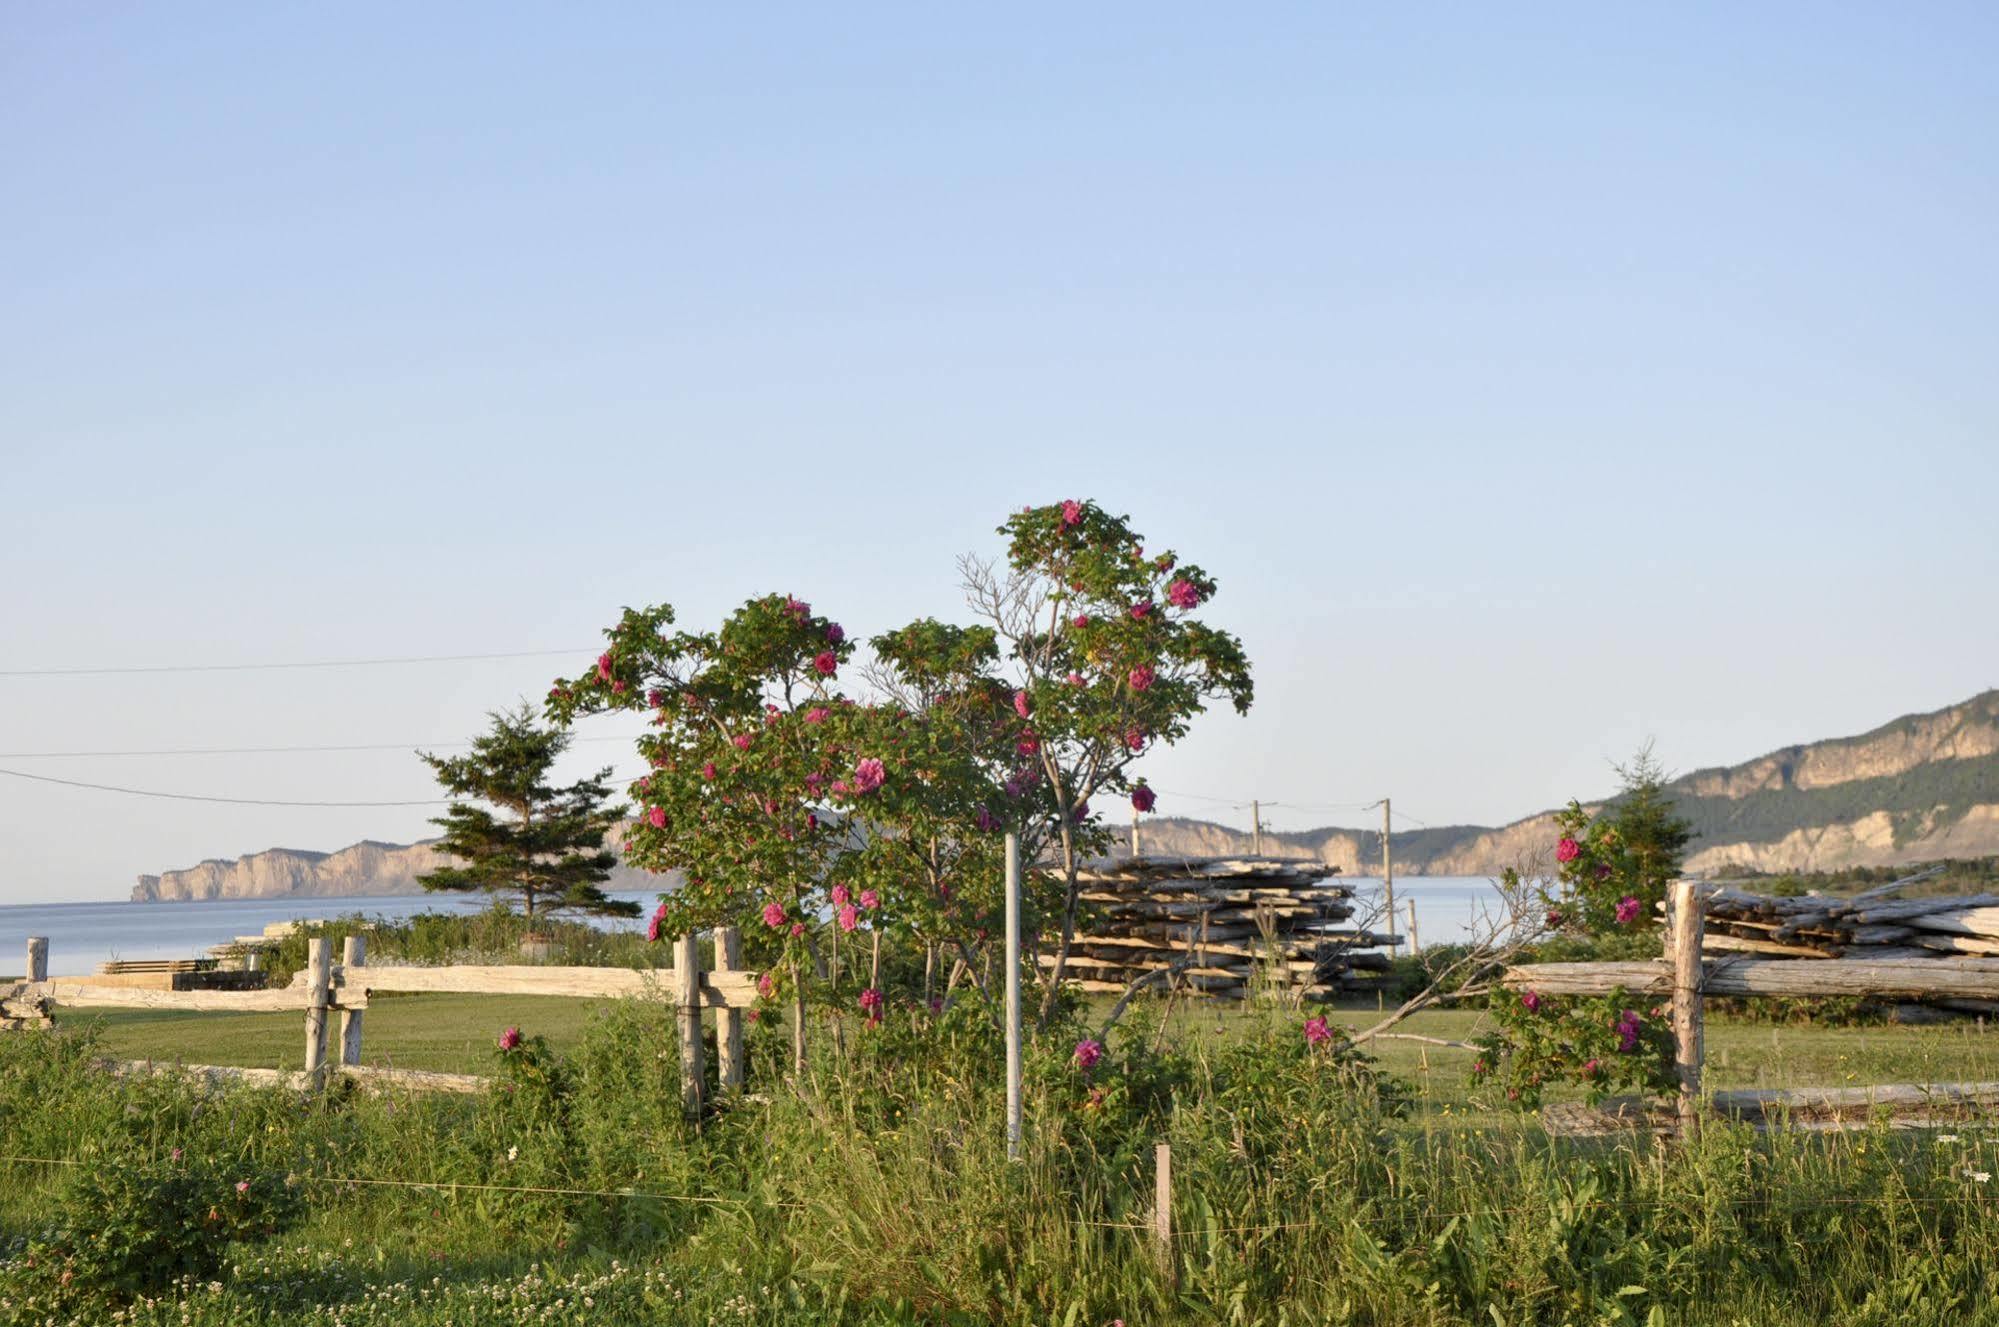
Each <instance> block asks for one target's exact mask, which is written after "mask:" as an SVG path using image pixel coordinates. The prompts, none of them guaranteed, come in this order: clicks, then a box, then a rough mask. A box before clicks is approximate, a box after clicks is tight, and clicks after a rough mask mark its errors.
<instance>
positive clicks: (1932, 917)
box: [1701, 882, 1999, 959]
mask: <svg viewBox="0 0 1999 1327" xmlns="http://www.w3.org/2000/svg"><path fill="white" fill-rule="evenodd" d="M1898 883H1900V882H1898ZM1706 912H1707V931H1706V938H1705V940H1704V941H1703V943H1702V946H1701V947H1702V948H1703V949H1705V950H1708V951H1714V950H1721V951H1723V952H1728V953H1745V954H1766V955H1769V956H1770V957H1773V958H1871V959H1920V958H1962V957H1965V956H1967V955H1973V956H1993V955H1999V895H1995V894H1976V895H1971V896H1965V897H1956V898H1943V897H1939V898H1911V899H1897V898H1887V897H1884V896H1883V891H1877V892H1875V893H1873V894H1872V895H1869V894H1858V895H1855V896H1853V897H1851V898H1832V897H1828V896H1825V895H1819V894H1806V895H1804V896H1802V897H1799V898H1772V897H1769V896H1767V895H1762V894H1750V893H1746V892H1744V891H1742V890H1739V889H1732V888H1724V889H1719V890H1716V891H1715V892H1714V893H1712V894H1710V895H1709V896H1708V898H1707V907H1706Z"/></svg>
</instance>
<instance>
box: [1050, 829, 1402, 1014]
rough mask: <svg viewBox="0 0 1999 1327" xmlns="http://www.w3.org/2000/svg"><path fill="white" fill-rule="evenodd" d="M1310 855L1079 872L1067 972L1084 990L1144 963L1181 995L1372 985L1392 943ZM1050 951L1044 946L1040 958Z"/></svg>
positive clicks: (1143, 860)
mask: <svg viewBox="0 0 1999 1327" xmlns="http://www.w3.org/2000/svg"><path fill="white" fill-rule="evenodd" d="M1331 874H1332V873H1331V871H1329V870H1328V869H1327V868H1325V867H1323V866H1320V865H1318V864H1317V863H1314V862H1299V861H1280V860H1276V859H1273V858H1267V857H1223V858H1156V857H1139V858H1125V859H1121V860H1119V861H1116V862H1110V863H1104V864H1102V865H1098V866H1094V867H1091V868H1088V869H1086V870H1085V871H1084V872H1083V875H1082V881H1081V883H1082V898H1083V903H1084V907H1085V920H1084V922H1083V924H1082V928H1081V930H1080V931H1079V933H1078V935H1077V936H1076V941H1075V944H1074V946H1073V948H1072V949H1071V952H1070V955H1069V963H1068V969H1067V973H1068V976H1069V978H1070V979H1071V980H1073V981H1074V982H1075V983H1076V984H1077V985H1078V986H1080V987H1081V988H1082V989H1083V990H1086V991H1122V990H1124V989H1125V988H1126V987H1127V986H1128V985H1130V984H1131V983H1132V982H1133V981H1135V980H1137V979H1138V978H1140V977H1143V976H1145V975H1146V974H1147V973H1151V972H1157V971H1159V970H1160V969H1163V968H1170V967H1172V966H1173V965H1174V964H1175V963H1176V962H1181V961H1184V960H1188V959H1191V960H1192V962H1191V963H1189V964H1188V965H1187V966H1186V967H1184V968H1183V969H1182V970H1181V971H1179V972H1177V973H1174V974H1173V975H1172V977H1171V978H1170V981H1171V983H1172V984H1173V986H1174V987H1175V988H1176V989H1179V990H1181V991H1183V992H1186V993H1188V994H1195V995H1208V996H1218V997H1223V998H1230V999H1236V998H1240V997H1242V996H1243V995H1245V994H1246V993H1247V992H1248V991H1249V989H1250V987H1251V984H1252V983H1253V982H1256V981H1269V982H1272V983H1274V984H1276V985H1279V986H1289V987H1291V988H1294V989H1295V988H1299V987H1302V988H1304V993H1305V994H1308V995H1315V996H1327V995H1331V994H1334V993H1336V992H1339V991H1344V990H1362V989H1371V988H1372V987H1373V986H1374V984H1375V983H1376V982H1377V981H1378V980H1379V979H1380V977H1381V975H1382V973H1383V972H1385V971H1386V969H1387V967H1388V955H1387V954H1384V953H1381V952H1379V951H1378V946H1382V945H1389V944H1395V943H1399V941H1398V940H1397V939H1396V937H1394V936H1390V935H1376V934H1373V933H1370V932H1368V931H1366V930H1361V929H1357V928H1356V927H1355V926H1354V925H1353V915H1354V904H1353V891H1352V890H1351V889H1349V888H1347V887H1346V886H1344V885H1329V884H1327V883H1325V882H1326V881H1327V880H1328V879H1329V878H1330V876H1331ZM1054 962H1055V960H1054V956H1053V955H1050V954H1043V955H1042V957H1041V963H1042V965H1043V966H1044V967H1052V966H1053V965H1054Z"/></svg>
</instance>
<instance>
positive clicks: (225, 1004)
mask: <svg viewBox="0 0 1999 1327" xmlns="http://www.w3.org/2000/svg"><path fill="white" fill-rule="evenodd" d="M36 989H37V990H38V991H40V992H41V993H42V994H43V995H45V996H46V997H47V998H48V999H49V1000H50V1001H52V1002H53V1003H55V1004H58V1005H61V1006H63V1007H65V1008H69V1009H177V1010H182V1011H185V1012H188V1013H271V1012H276V1011H288V1010H297V1009H304V1008H307V1007H308V1006H309V1005H310V1004H311V1000H312V996H311V993H310V991H308V990H306V989H304V988H301V987H296V986H286V987H281V988H280V989H278V990H274V991H155V990H146V989H143V988H140V987H133V986H96V985H91V984H88V983H85V982H80V981H76V980H74V979H67V978H66V979H62V980H58V981H49V982H42V983H41V984H40V985H39V986H37V987H36ZM340 1003H341V1005H342V1006H344V1007H348V1008H358V1009H365V1008H367V1007H368V1005H367V997H366V996H360V997H358V998H357V999H356V1000H354V1001H350V1000H348V999H347V998H345V997H343V998H342V999H341V1000H340Z"/></svg>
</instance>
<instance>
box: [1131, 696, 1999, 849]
mask: <svg viewBox="0 0 1999 1327" xmlns="http://www.w3.org/2000/svg"><path fill="white" fill-rule="evenodd" d="M1670 789H1671V792H1672V794H1673V796H1674V798H1675V799H1676V800H1677V802H1678V804H1679V809H1680V813H1681V814H1682V815H1684V816H1686V817H1687V818H1688V819H1689V820H1691V821H1692V822H1693V825H1694V831H1695V835H1696V837H1695V839H1694V841H1693V844H1692V845H1691V847H1690V849H1689V854H1688V858H1687V869H1688V871H1689V872H1691V873H1694V874H1697V875H1706V876H1720V875H1726V874H1728V873H1730V872H1734V871H1744V870H1753V871H1759V872H1766V873H1774V872H1782V871H1823V870H1834V869H1837V868H1840V867H1846V866H1895V865H1899V864H1902V863H1906V862H1917V861H1933V860H1940V859H1943V858H1947V857H1960V858H1965V857H1985V856H1992V855H1999V691H1987V692H1985V693H1983V694H1982V695H1978V696H1974V697H1972V698H1971V699H1970V700H1968V701H1965V702H1964V703H1963V704H1961V705H1952V706H1949V707H1947V708H1945V709H1941V710H1937V711H1934V712H1932V713H1928V714H1912V715H1907V716H1904V717H1903V718H1900V719H1896V720H1895V721H1894V722H1892V723H1887V724H1883V725H1882V726H1881V727H1879V728H1876V729H1875V730H1873V731H1872V732H1868V733H1863V734H1861V735H1860V736H1858V737H1841V738H1833V739H1830V740H1827V741H1822V742H1813V743H1809V744H1804V745H1799V746H1790V747H1785V748H1784V749H1783V750H1781V751H1773V752H1771V753H1770V754H1769V755H1766V756H1761V757H1759V758H1757V759H1755V760H1751V761H1747V762H1745V763H1743V764H1740V765H1732V766H1729V767H1727V768H1722V769H1703V770H1696V771H1694V772H1693V773H1691V774H1687V775H1684V776H1682V777H1680V778H1678V779H1675V780H1673V782H1672V783H1671V785H1670ZM1143 835H1144V837H1143V840H1142V843H1141V847H1142V848H1143V849H1144V851H1146V852H1148V853H1161V854H1171V853H1203V854H1206V853H1246V852H1248V851H1249V849H1250V835H1249V833H1248V832H1247V831H1245V830H1238V829H1231V828H1229V827H1227V826H1223V825H1211V824H1208V823H1206V822H1204V821H1197V820H1178V819H1171V818H1167V819H1161V820H1159V821H1157V822H1155V823H1152V824H1149V825H1147V826H1146V828H1145V830H1144V831H1143ZM1263 842H1264V851H1265V852H1268V853H1271V854H1273V855H1282V856H1287V857H1302V858H1310V859H1313V860H1317V861H1321V862H1324V863H1326V864H1327V865H1330V866H1337V867H1339V868H1340V869H1341V870H1342V871H1343V872H1346V873H1348V874H1361V875H1373V874H1378V873H1379V872H1380V869H1381V835H1380V834H1379V833H1378V832H1376V831H1372V830H1361V829H1337V828H1327V829H1312V830H1304V831H1300V832H1295V833H1266V834H1265V835H1264V836H1263ZM1554 846H1555V825H1554V817H1553V815H1552V814H1551V813H1548V812H1543V813H1541V814H1539V815H1533V816H1529V817H1527V818H1526V819H1524V820H1516V821H1514V822H1513V823H1512V824H1510V825H1504V826H1501V827H1499V828H1497V829H1487V828H1484V827H1482V826H1477V825H1449V826H1442V827H1438V828H1434V829H1427V828H1426V829H1411V830H1398V831H1397V832H1396V834H1395V841H1394V849H1395V870H1396V873H1397V874H1398V875H1494V874H1497V873H1498V872H1499V871H1501V870H1503V869H1505V868H1506V867H1508V866H1521V867H1530V866H1537V865H1544V864H1545V863H1546V862H1547V860H1548V859H1549V858H1550V856H1551V855H1552V854H1553V852H1554Z"/></svg>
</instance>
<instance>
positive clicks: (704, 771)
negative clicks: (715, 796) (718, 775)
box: [701, 760, 715, 783]
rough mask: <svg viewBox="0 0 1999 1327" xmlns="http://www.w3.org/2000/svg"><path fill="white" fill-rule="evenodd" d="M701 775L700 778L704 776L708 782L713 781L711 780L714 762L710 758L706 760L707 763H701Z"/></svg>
mask: <svg viewBox="0 0 1999 1327" xmlns="http://www.w3.org/2000/svg"><path fill="white" fill-rule="evenodd" d="M701 777H702V778H704V779H706V780H708V782H710V783H713V782H714V781H715V762H714V761H712V760H711V761H709V762H708V763H707V764H705V765H703V766H702V767H701Z"/></svg>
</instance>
